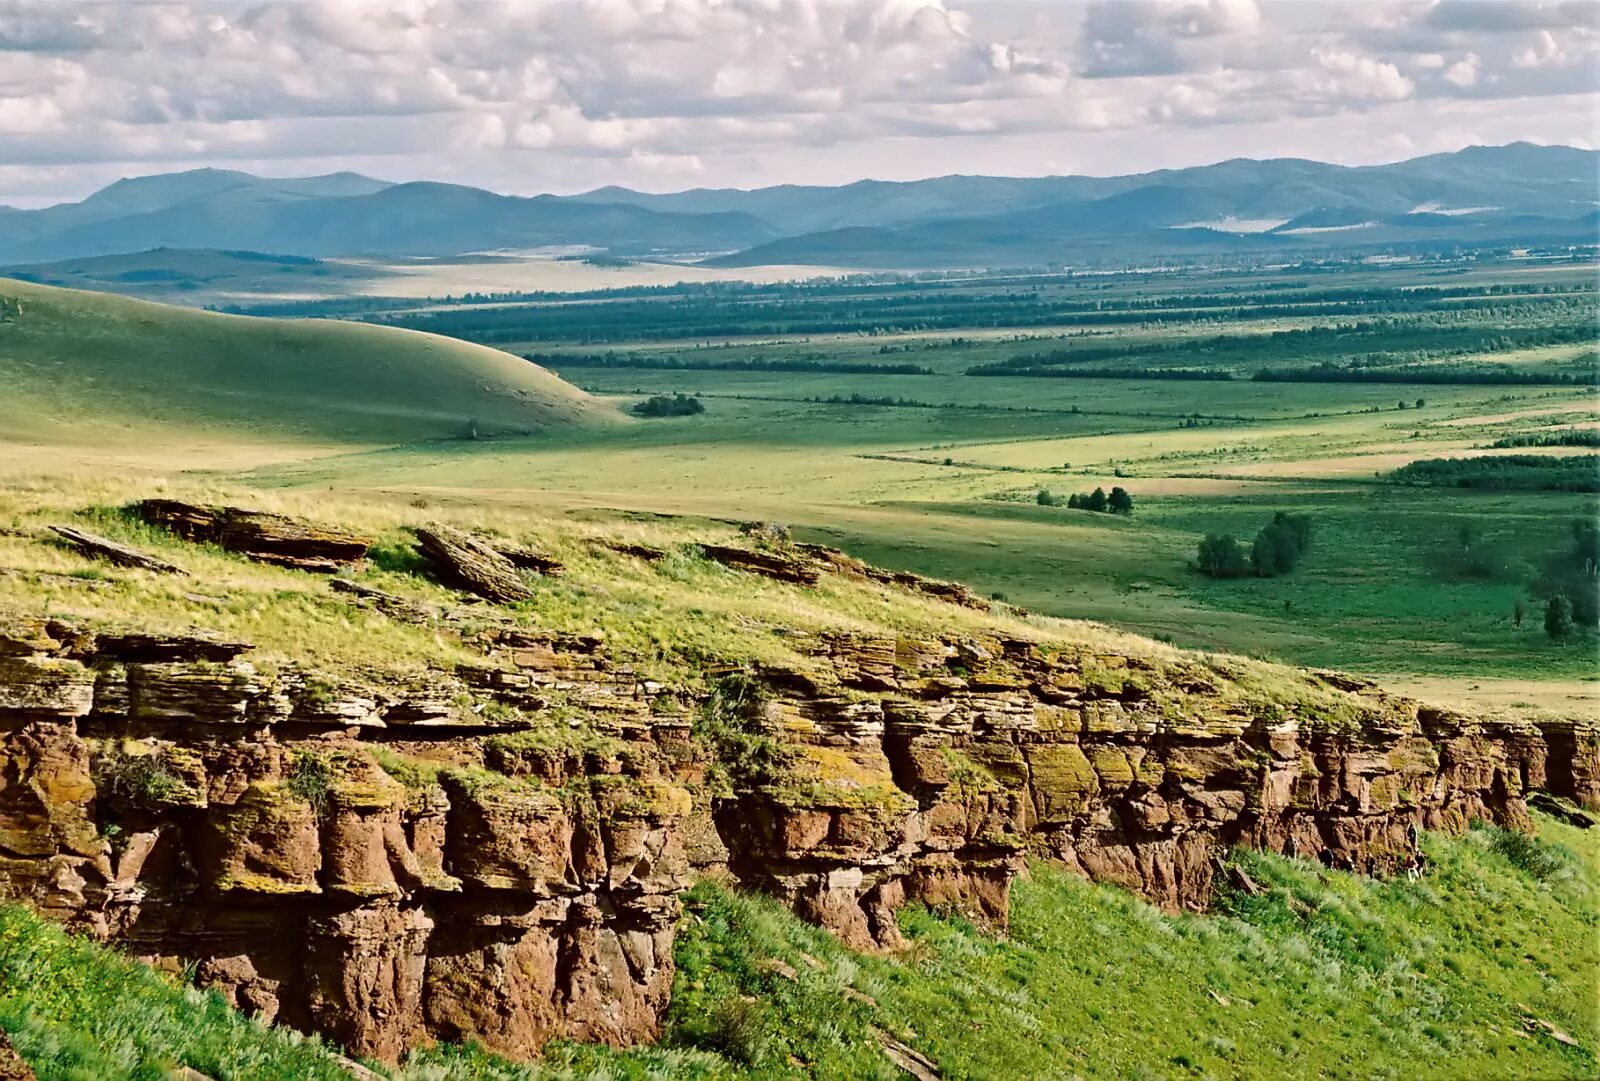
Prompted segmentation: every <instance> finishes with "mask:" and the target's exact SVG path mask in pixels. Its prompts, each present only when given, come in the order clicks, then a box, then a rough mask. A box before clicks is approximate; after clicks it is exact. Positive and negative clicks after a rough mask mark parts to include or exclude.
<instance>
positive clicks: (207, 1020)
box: [0, 816, 1600, 1081]
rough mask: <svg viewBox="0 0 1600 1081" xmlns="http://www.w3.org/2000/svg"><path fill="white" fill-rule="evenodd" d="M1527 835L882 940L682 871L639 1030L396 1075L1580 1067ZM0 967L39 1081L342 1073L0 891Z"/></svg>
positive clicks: (1569, 865) (1540, 870)
mask: <svg viewBox="0 0 1600 1081" xmlns="http://www.w3.org/2000/svg"><path fill="white" fill-rule="evenodd" d="M1538 830H1539V832H1538V836H1537V837H1532V838H1530V837H1523V836H1521V835H1518V834H1511V833H1507V832H1505V831H1503V830H1500V829H1496V828H1490V827H1483V828H1476V829H1473V830H1471V831H1470V832H1468V833H1467V834H1466V835H1464V836H1461V837H1446V836H1442V835H1434V834H1429V835H1425V836H1424V838H1423V845H1424V851H1425V853H1426V855H1427V866H1426V870H1425V873H1424V874H1423V875H1422V877H1421V878H1420V879H1418V880H1415V881H1412V880H1408V879H1396V880H1393V881H1387V882H1379V881H1374V880H1371V879H1366V878H1361V877H1358V876H1355V875H1351V874H1348V873H1345V872H1340V871H1328V870H1324V869H1323V868H1321V867H1320V866H1316V865H1314V864H1310V863H1306V862H1304V861H1297V860H1289V859H1284V858H1281V857H1276V856H1271V855H1264V854H1261V853H1253V852H1238V853H1235V854H1234V856H1233V857H1232V860H1231V862H1232V864H1233V866H1235V867H1237V868H1239V869H1240V870H1241V871H1242V872H1244V873H1245V874H1246V875H1248V876H1249V877H1250V878H1251V879H1252V880H1253V881H1254V882H1255V883H1257V884H1258V885H1259V886H1260V887H1261V892H1260V893H1259V895H1255V896H1248V895H1245V894H1243V893H1238V892H1224V893H1223V894H1222V895H1221V896H1220V897H1219V900H1218V903H1217V906H1216V911H1215V912H1213V913H1211V914H1207V915H1176V916H1174V915H1168V914H1165V913H1162V912H1161V911H1159V910H1157V909H1155V908H1152V907H1151V906H1150V905H1148V904H1145V903H1144V902H1142V901H1139V900H1138V899H1137V898H1135V897H1133V896H1132V895H1130V894H1128V893H1126V892H1124V891H1122V890H1119V889H1117V888H1115V887H1110V886H1094V885H1091V884H1089V883H1086V882H1084V881H1082V880H1081V879H1078V878H1076V877H1075V876H1073V875H1070V874H1069V873H1067V872H1065V871H1062V870H1060V869H1058V868H1056V867H1054V866H1051V865H1049V864H1043V863H1037V864H1035V865H1034V866H1033V868H1032V876H1031V878H1030V879H1028V880H1025V881H1021V882H1019V883H1017V885H1016V887H1015V889H1014V893H1013V907H1012V923H1011V927H1010V930H1009V933H1008V934H1006V935H1003V936H996V935H994V934H991V933H987V932H984V931H980V930H979V929H977V928H975V927H973V926H972V925H970V924H968V923H965V922H964V921H961V920H957V919H950V918H946V917H941V916H938V915H936V914H934V913H931V912H928V911H927V910H924V909H921V908H917V907H910V908H907V909H905V910H904V911H903V912H902V915H901V924H902V928H903V930H904V932H905V933H906V935H907V937H908V940H909V945H908V946H907V948H906V949H905V950H904V951H902V952H899V953H895V954H888V955H876V956H870V955H862V954H857V953H853V952H851V951H850V950H847V949H845V948H844V947H842V946H840V945H839V944H838V942H837V941H836V940H835V939H833V938H832V937H830V936H829V935H828V934H826V933H825V932H822V931H819V930H817V929H815V928H812V927H809V926H807V925H805V924H803V923H801V922H799V921H798V920H797V919H796V918H795V917H794V916H792V915H790V914H789V913H788V911H787V910H785V909H783V908H782V907H781V906H779V905H777V904H775V903H773V902H771V901H767V900H765V899H762V898H758V897H752V896H747V895H741V894H737V893H733V892H730V891H728V890H727V889H725V888H723V887H720V886H717V885H713V884H711V883H709V882H706V883H701V884H700V885H699V886H697V887H696V888H695V889H694V890H693V891H691V893H690V895H689V904H688V911H687V913H686V915H685V917H684V921H683V924H682V926H681V928H680V932H679V936H678V944H677V950H676V953H677V962H678V973H677V977H676V982H675V985H674V992H673V1004H672V1007H671V1010H670V1012H669V1015H668V1020H667V1027H666V1031H665V1033H664V1035H663V1039H662V1042H661V1044H660V1045H659V1046H656V1047H646V1048H637V1049H633V1050H629V1051H623V1052H618V1051H612V1050H608V1049H605V1048H599V1047H591V1046H584V1045H573V1044H557V1045H554V1046H552V1047H551V1048H549V1049H548V1050H547V1052H546V1055H545V1057H544V1059H543V1060H542V1061H541V1062H540V1063H538V1064H537V1065H532V1066H522V1065H514V1064H511V1063H507V1062H504V1061H502V1060H499V1059H496V1058H495V1057H493V1056H491V1055H487V1054H485V1053H483V1052H481V1051H479V1050H476V1049H474V1048H471V1047H442V1048H437V1049H432V1050H424V1051H419V1052H417V1053H415V1054H414V1055H413V1056H412V1057H411V1059H410V1061H409V1062H408V1064H407V1066H406V1067H405V1068H404V1069H402V1070H401V1071H399V1072H398V1073H397V1074H396V1076H397V1077H403V1078H406V1079H408V1081H467V1079H470V1078H492V1079H495V1081H552V1079H578V1078H595V1079H600V1078H606V1079H615V1081H646V1079H652V1081H653V1079H667V1078H689V1079H722V1078H745V1077H747V1078H774V1079H776V1078H805V1077H815V1078H829V1079H832V1078H861V1079H865V1078H881V1079H883V1081H898V1078H900V1077H901V1076H902V1075H901V1074H900V1072H899V1071H898V1070H897V1069H896V1068H895V1067H893V1066H892V1065H891V1064H890V1063H889V1061H888V1059H887V1058H885V1057H884V1055H883V1053H882V1050H881V1044H880V1035H879V1034H880V1033H886V1034H888V1035H889V1036H891V1037H893V1038H894V1039H897V1040H900V1041H902V1042H904V1043H905V1044H907V1045H909V1046H911V1047H913V1048H915V1049H917V1050H918V1051H920V1052H921V1053H923V1054H925V1055H927V1056H929V1057H930V1058H932V1059H933V1060H934V1061H935V1062H936V1063H937V1064H938V1066H939V1068H940V1070H941V1072H942V1073H943V1075H944V1076H945V1077H947V1078H951V1079H952V1081H956V1079H969V1078H970V1079H987V1078H999V1077H1038V1076H1061V1077H1077V1076H1081V1077H1117V1078H1149V1079H1168V1078H1170V1079H1174V1081H1176V1079H1179V1078H1238V1079H1253V1078H1260V1079H1263V1081H1271V1079H1276V1078H1282V1077H1307V1078H1310V1077H1327V1078H1347V1077H1348V1078H1358V1077H1359V1078H1396V1079H1401V1078H1404V1079H1409V1078H1439V1079H1452V1081H1459V1079H1465V1078H1473V1079H1476V1078H1488V1077H1517V1078H1532V1079H1550V1081H1558V1079H1569V1078H1578V1077H1590V1076H1593V1075H1594V1073H1595V1070H1596V1068H1597V1065H1600V1059H1597V1052H1600V1018H1597V1016H1596V1013H1595V1009H1594V987H1595V980H1596V977H1597V975H1600V907H1597V905H1600V843H1597V839H1596V838H1595V837H1594V836H1593V835H1591V834H1588V833H1584V832H1580V831H1578V830H1576V829H1573V828H1572V827H1569V826H1566V825H1563V824H1560V823H1557V822H1556V821H1554V820H1553V819H1549V818H1546V817H1544V816H1538ZM0 977H3V979H0V1027H3V1028H4V1029H5V1030H6V1031H7V1032H8V1033H10V1034H11V1035H12V1039H13V1041H14V1042H15V1044H16V1045H17V1047H18V1049H19V1051H21V1053H22V1054H23V1056H24V1057H25V1058H27V1059H28V1060H29V1061H30V1062H32V1063H33V1064H34V1066H35V1069H36V1070H38V1072H39V1076H40V1078H41V1081H65V1079H74V1081H75V1079H79V1078H85V1079H86V1078H96V1079H102V1078H103V1079H107V1081H110V1079H117V1078H144V1077H150V1078H157V1077H162V1076H164V1074H163V1073H162V1072H161V1071H162V1070H164V1069H170V1068H171V1067H173V1066H175V1065H177V1064H180V1063H182V1064H187V1065H191V1066H193V1067H194V1068H196V1069H200V1070H202V1071H204V1072H206V1073H209V1074H211V1075H212V1076H214V1077H217V1078H242V1077H250V1078H267V1079H271V1078H290V1077H294V1078H301V1077H306V1078H320V1077H329V1078H332V1077H338V1076H342V1075H341V1074H340V1073H339V1072H338V1070H337V1067H336V1064H334V1063H333V1062H332V1061H331V1060H330V1059H329V1057H328V1055H327V1053H326V1051H325V1050H324V1049H323V1048H322V1047H321V1045H319V1044H318V1043H317V1042H316V1041H313V1040H305V1039H302V1038H299V1037H296V1036H294V1035H292V1034H290V1033H287V1032H285V1031H283V1030H269V1029H265V1028H262V1027H260V1026H259V1025H256V1024H254V1023H252V1022H248V1021H245V1020H243V1019H242V1018H240V1017H239V1016H238V1015H236V1014H233V1013H232V1012H230V1011H229V1010H228V1009H227V1008H226V1006H225V1005H223V1004H222V1002H221V1000H219V999H216V998H214V997H212V996H207V995H204V994H200V993H198V992H195V991H192V990H187V989H184V988H183V987H181V986H179V985H178V984H177V983H175V982H172V981H171V980H169V979H167V978H165V977H162V976H160V975H157V974H156V973H154V972H153V971H151V970H149V969H145V968H143V967H142V966H139V965H137V964H134V963H132V962H129V961H125V960H123V959H121V958H120V957H118V956H117V955H116V954H114V953H112V952H110V951H108V950H105V949H104V948H101V947H97V946H93V945H90V944H88V943H85V942H83V941H81V940H76V939H72V938H69V937H68V936H65V935H63V934H62V933H61V932H60V931H59V930H56V929H55V928H53V927H51V926H50V925H48V924H46V923H44V922H43V921H41V920H39V919H37V918H35V917H33V916H30V915H28V914H27V913H25V912H24V911H23V910H21V909H18V908H15V907H11V908H4V909H0ZM1553 1032H1559V1033H1561V1034H1562V1035H1563V1036H1565V1037H1567V1038H1568V1039H1570V1040H1571V1041H1572V1042H1571V1043H1570V1044H1569V1043H1566V1042H1563V1041H1561V1040H1560V1039H1557V1038H1556V1037H1555V1036H1554V1035H1553Z"/></svg>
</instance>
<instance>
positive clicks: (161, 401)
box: [0, 280, 615, 444]
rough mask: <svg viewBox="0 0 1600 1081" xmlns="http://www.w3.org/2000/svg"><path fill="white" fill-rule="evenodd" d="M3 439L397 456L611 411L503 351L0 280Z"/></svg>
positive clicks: (590, 420) (594, 419)
mask: <svg viewBox="0 0 1600 1081" xmlns="http://www.w3.org/2000/svg"><path fill="white" fill-rule="evenodd" d="M0 298H6V299H8V300H11V301H17V302H20V304H21V307H22V310H21V313H20V315H17V314H12V315H9V316H7V317H6V318H5V319H4V320H0V384H3V385H4V386H5V387H6V394H5V397H4V398H3V399H0V436H4V437H7V438H11V439H24V440H28V439H44V440H49V441H52V442H62V443H80V444H81V443H103V442H111V443H115V442H116V441H117V440H118V436H119V432H126V434H127V435H128V436H132V437H135V438H139V439H143V438H146V437H147V436H148V434H149V431H150V429H151V428H152V427H154V428H160V427H165V426H170V427H175V428H177V429H180V430H187V431H195V432H211V433H215V432H226V433H229V434H231V435H236V436H238V437H241V438H254V439H257V440H262V441H266V440H270V439H283V440H309V441H315V442H320V443H357V444H360V443H366V444H372V443H401V442H413V441H417V440H424V439H438V438H450V437H460V436H463V435H466V434H467V432H468V428H469V425H470V423H471V422H472V421H473V420H476V421H477V425H478V428H479V431H480V432H483V433H493V432H497V431H535V430H544V429H548V428H558V427H570V426H578V425H587V424H594V423H603V422H605V421H608V420H611V419H614V418H615V414H614V413H613V411H612V410H610V409H609V408H608V407H606V406H603V405H601V404H600V403H598V402H596V401H594V400H593V399H591V398H589V397H588V396H587V395H585V394H584V393H583V392H581V391H579V390H577V389H575V388H574V387H572V386H570V385H569V384H567V383H565V382H563V381H562V380H561V379H559V378H558V377H556V376H554V375H552V374H550V373H549V372H547V371H545V370H543V369H541V368H539V367H537V366H535V365H532V364H528V363H526V362H524V361H522V360H520V359H518V358H516V357H513V356H511V355H509V354H507V353H503V352H500V351H499V350H494V349H488V348H484V347H482V346H477V345H470V344H467V343H465V342H460V341H456V340H453V339H448V338H440V337H436V336H433V335H427V334H417V333H412V332H408V331H401V330H393V329H387V328H381V327H371V326H357V325H353V324H346V323H336V322H328V321H320V320H319V321H304V322H282V321H275V320H265V319H246V318H241V317H237V316H223V315H216V314H211V313H205V312H196V311H192V310H188V309H182V308H171V307H165V306H161V305H155V304H147V303H144V302H141V301H135V300H128V299H124V298H119V297H111V296H106V295H104V294H99V293H84V292H76V291H72V290H63V289H55V288H51V287H49V286H41V285H32V284H27V283H23V282H14V281H4V280H0Z"/></svg>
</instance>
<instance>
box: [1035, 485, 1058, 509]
mask: <svg viewBox="0 0 1600 1081" xmlns="http://www.w3.org/2000/svg"><path fill="white" fill-rule="evenodd" d="M1033 501H1034V502H1035V503H1037V504H1039V506H1041V507H1053V506H1055V505H1056V504H1057V503H1059V502H1060V500H1058V499H1057V498H1056V497H1055V496H1053V495H1051V494H1050V489H1048V488H1040V489H1039V494H1038V495H1036V496H1034V497H1033Z"/></svg>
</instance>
